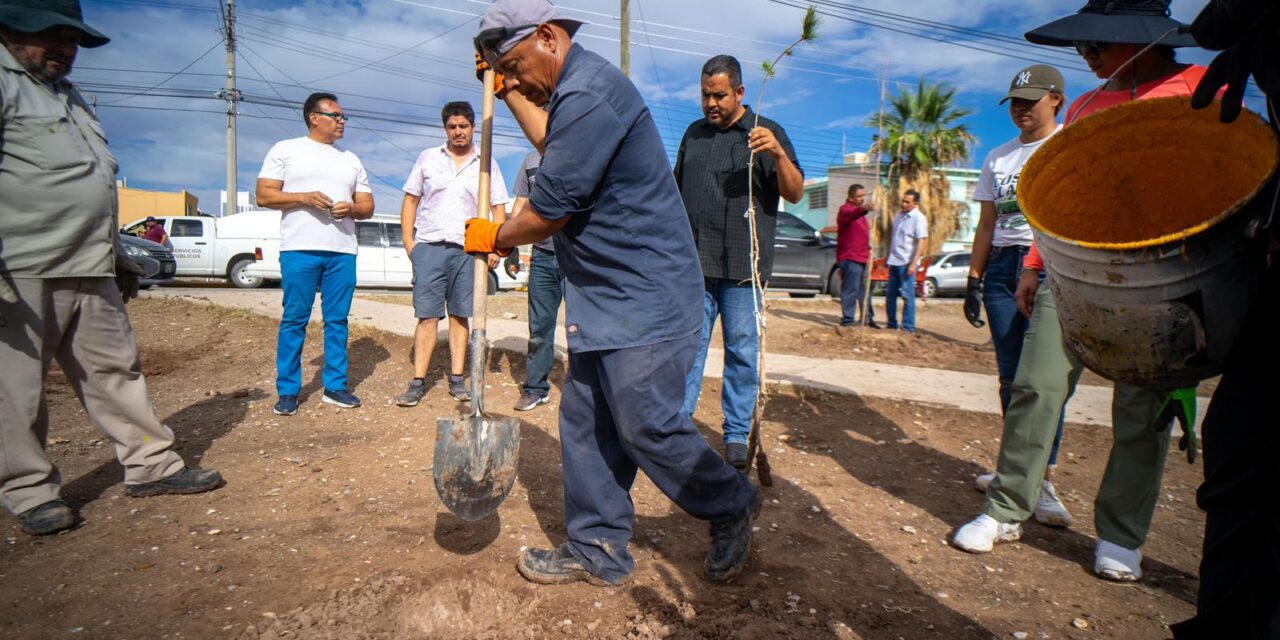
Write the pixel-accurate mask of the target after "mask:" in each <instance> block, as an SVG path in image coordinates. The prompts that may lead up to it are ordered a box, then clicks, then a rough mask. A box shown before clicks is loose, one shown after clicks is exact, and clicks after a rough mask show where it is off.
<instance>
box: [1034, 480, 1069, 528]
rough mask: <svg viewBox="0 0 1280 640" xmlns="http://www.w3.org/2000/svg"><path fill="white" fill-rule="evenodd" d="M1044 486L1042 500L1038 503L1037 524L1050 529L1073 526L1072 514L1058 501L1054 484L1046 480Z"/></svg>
mask: <svg viewBox="0 0 1280 640" xmlns="http://www.w3.org/2000/svg"><path fill="white" fill-rule="evenodd" d="M1042 486H1043V487H1044V488H1042V489H1041V490H1040V499H1039V500H1037V501H1036V522H1039V523H1040V524H1043V525H1045V526H1049V527H1069V526H1071V513H1070V512H1069V511H1067V507H1066V505H1064V504H1062V501H1061V500H1059V499H1058V492H1057V491H1054V490H1053V483H1052V482H1049V481H1048V480H1046V481H1045V482H1044V484H1043V485H1042Z"/></svg>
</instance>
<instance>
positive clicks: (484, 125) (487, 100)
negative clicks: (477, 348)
mask: <svg viewBox="0 0 1280 640" xmlns="http://www.w3.org/2000/svg"><path fill="white" fill-rule="evenodd" d="M482 104H483V107H482V109H481V117H480V190H479V191H478V192H477V193H476V217H477V218H484V219H485V220H490V219H492V215H493V214H492V212H491V211H490V209H491V208H492V207H491V206H490V203H489V166H490V164H492V158H493V69H485V72H484V101H483V103H482ZM475 260H476V266H475V270H476V273H475V282H474V283H473V288H472V297H471V305H472V306H471V330H472V331H481V332H483V331H484V330H485V311H486V309H487V308H488V304H487V303H488V297H489V262H488V256H482V255H478V256H476V257H475Z"/></svg>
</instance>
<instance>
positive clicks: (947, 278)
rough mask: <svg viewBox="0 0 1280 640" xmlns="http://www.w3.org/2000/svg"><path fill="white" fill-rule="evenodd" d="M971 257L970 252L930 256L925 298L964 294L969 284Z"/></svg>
mask: <svg viewBox="0 0 1280 640" xmlns="http://www.w3.org/2000/svg"><path fill="white" fill-rule="evenodd" d="M970 255H971V254H970V253H969V252H968V251H956V252H952V253H942V254H938V255H936V256H930V257H929V262H930V264H929V268H928V270H926V272H925V281H924V295H925V297H927V298H932V297H934V296H940V295H943V294H948V293H964V290H965V287H966V286H968V282H969V257H970Z"/></svg>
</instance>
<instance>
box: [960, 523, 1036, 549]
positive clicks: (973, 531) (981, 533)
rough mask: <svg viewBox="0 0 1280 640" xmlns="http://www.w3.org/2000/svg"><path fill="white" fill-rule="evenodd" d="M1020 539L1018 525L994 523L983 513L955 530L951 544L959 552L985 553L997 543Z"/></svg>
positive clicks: (1020, 533) (1020, 526)
mask: <svg viewBox="0 0 1280 640" xmlns="http://www.w3.org/2000/svg"><path fill="white" fill-rule="evenodd" d="M1021 537H1022V525H1021V524H1020V523H1017V522H1014V523H1011V524H1004V523H1002V522H996V519H995V518H992V517H991V516H989V515H987V514H985V513H984V514H982V515H980V516H978V517H977V518H974V519H973V521H972V522H970V523H969V524H966V525H964V526H963V527H960V528H959V529H957V530H956V535H955V536H953V537H952V538H951V544H953V545H955V546H956V548H957V549H960V550H961V551H968V552H969V553H987V552H988V551H991V548H992V547H994V546H995V544H996V543H997V542H1014V541H1016V540H1018V539H1019V538H1021Z"/></svg>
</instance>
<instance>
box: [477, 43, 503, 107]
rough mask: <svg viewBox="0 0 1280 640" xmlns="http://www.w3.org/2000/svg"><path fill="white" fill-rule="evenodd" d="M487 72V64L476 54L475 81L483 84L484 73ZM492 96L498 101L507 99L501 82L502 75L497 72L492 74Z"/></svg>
mask: <svg viewBox="0 0 1280 640" xmlns="http://www.w3.org/2000/svg"><path fill="white" fill-rule="evenodd" d="M488 70H489V63H488V62H486V61H485V59H484V58H481V57H480V54H478V53H477V54H476V80H479V81H481V82H484V72H485V71H488ZM493 96H494V97H495V98H497V99H499V100H505V99H506V98H507V87H506V83H505V82H503V78H502V74H501V73H498V72H497V71H494V72H493Z"/></svg>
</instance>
